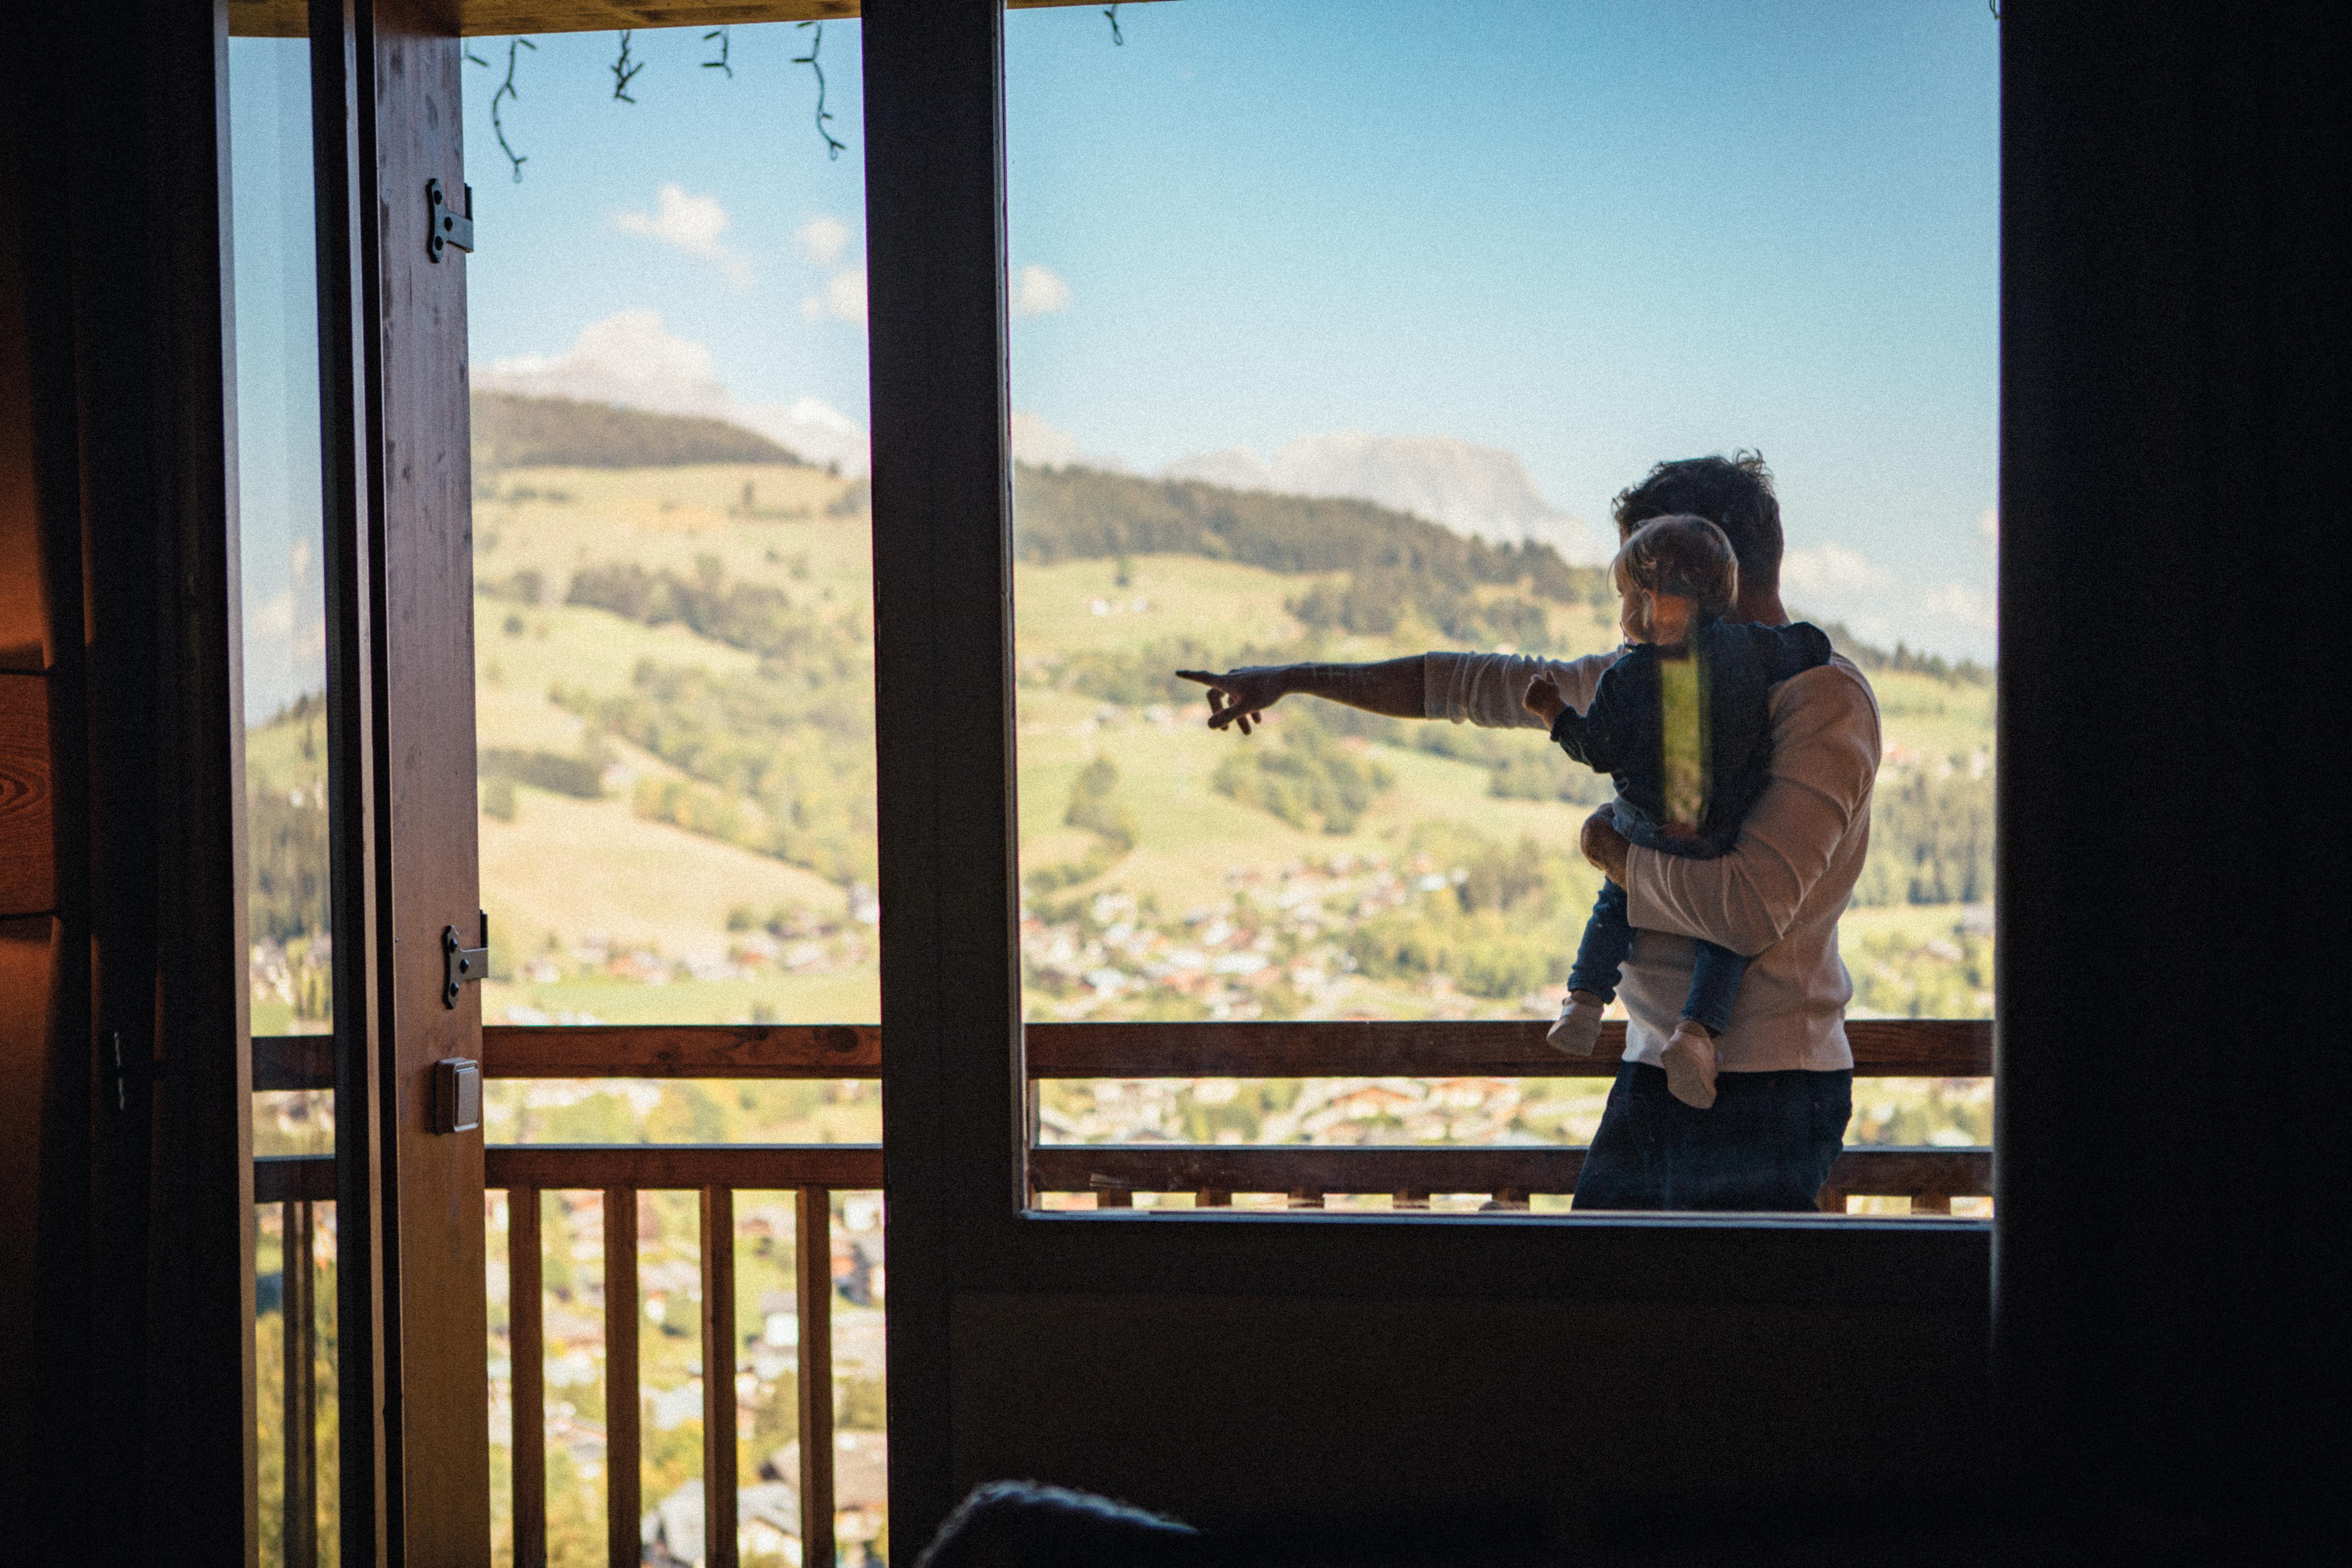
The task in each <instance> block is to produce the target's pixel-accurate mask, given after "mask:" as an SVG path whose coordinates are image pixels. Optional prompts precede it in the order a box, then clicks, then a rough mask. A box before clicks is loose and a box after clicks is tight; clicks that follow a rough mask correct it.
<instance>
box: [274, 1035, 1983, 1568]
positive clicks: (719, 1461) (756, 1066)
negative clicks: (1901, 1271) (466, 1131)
mask: <svg viewBox="0 0 2352 1568" xmlns="http://www.w3.org/2000/svg"><path fill="white" fill-rule="evenodd" d="M1544 1028H1545V1025H1544V1024H1543V1023H1542V1022H1540V1021H1517V1020H1507V1021H1490V1022H1477V1023H1464V1022H1423V1023H1385V1022H1352V1021H1351V1022H1336V1023H1323V1022H1318V1023H1234V1024H1032V1025H1030V1026H1027V1028H1026V1030H1025V1031H1024V1038H1025V1042H1026V1056H1027V1059H1028V1072H1029V1076H1030V1078H1031V1079H1033V1080H1037V1079H1200V1078H1416V1079H1462V1078H1602V1077H1612V1076H1614V1075H1615V1073H1616V1071H1617V1066H1618V1061H1619V1058H1620V1057H1621V1056H1622V1052H1623V1049H1624V1028H1623V1026H1622V1025H1614V1024H1612V1025H1610V1026H1606V1027H1605V1028H1604V1030H1603V1032H1602V1037H1601V1045H1600V1047H1599V1048H1598V1049H1597V1050H1596V1051H1595V1052H1594V1054H1593V1055H1592V1056H1591V1057H1590V1058H1567V1057H1562V1056H1560V1055H1559V1054H1558V1053H1557V1052H1555V1051H1553V1050H1551V1049H1550V1048H1549V1047H1547V1046H1546V1045H1545V1044H1544V1041H1543V1034H1544ZM1846 1033H1847V1036H1848V1038H1849V1039H1850V1040H1851V1041H1852V1042H1853V1055H1854V1073H1855V1076H1856V1077H1857V1078H1985V1077H1990V1075H1991V1072H1992V1026H1991V1025H1990V1023H1986V1022H1979V1021H1953V1020H1918V1019H1910V1020H1880V1021H1862V1020H1856V1021H1853V1022H1851V1023H1849V1024H1848V1025H1847V1026H1846ZM482 1054H483V1062H482V1068H483V1071H484V1073H485V1074H486V1075H487V1076H488V1077H491V1078H515V1079H533V1078H536V1079H590V1078H639V1079H647V1078H649V1079H669V1078H676V1079H870V1078H877V1077H879V1076H880V1074H881V1070H882V1035H881V1030H880V1028H879V1027H878V1026H874V1025H867V1024H860V1025H821V1026H792V1025H784V1026H756V1025H754V1026H677V1027H645V1028H637V1027H614V1026H580V1027H562V1026H558V1027H517V1026H491V1027H488V1028H485V1029H484V1030H483V1031H482ZM333 1081H334V1072H333V1058H332V1050H331V1043H330V1041H329V1040H328V1039H327V1038H326V1037H320V1036H280V1037H257V1038H256V1039H255V1041H254V1073H253V1085H254V1088H255V1089H327V1088H331V1087H332V1085H333ZM1584 1153H1585V1151H1584V1150H1582V1149H1580V1148H1571V1147H1556V1146H1554V1147H1519V1146H1510V1147H1459V1146H1444V1145H1439V1146H1430V1145H1404V1146H1352V1147H1335V1146H1325V1145H1299V1144H1279V1145H1181V1144H1094V1143H1084V1144H1040V1145H1038V1146H1036V1147H1035V1148H1034V1149H1033V1151H1032V1152H1031V1156H1030V1171H1029V1175H1030V1184H1031V1190H1032V1192H1033V1194H1045V1193H1055V1194H1065V1193H1068V1194H1093V1197H1094V1202H1095V1205H1096V1206H1097V1208H1105V1209H1112V1208H1125V1207H1129V1206H1131V1205H1132V1204H1133V1199H1134V1194H1137V1193H1187V1194H1192V1200H1193V1203H1194V1205H1196V1206H1205V1207H1217V1206H1223V1205H1230V1204H1231V1203H1232V1202H1233V1199H1234V1194H1237V1193H1244V1194H1246V1193H1267V1194H1283V1196H1284V1198H1285V1199H1286V1203H1287V1204H1288V1205H1289V1206H1291V1207H1294V1208H1303V1209H1311V1208H1320V1207H1322V1206H1323V1203H1324V1199H1325V1198H1326V1197H1327V1196H1328V1195H1329V1194H1388V1195H1389V1197H1390V1199H1391V1202H1392V1203H1393V1204H1394V1205H1396V1206H1398V1207H1400V1208H1417V1207H1426V1206H1428V1204H1429V1202H1430V1198H1431V1196H1432V1194H1476V1195H1481V1196H1483V1197H1484V1198H1485V1199H1486V1204H1485V1207H1486V1208H1487V1209H1488V1210H1498V1211H1504V1212H1508V1211H1512V1210H1521V1211H1523V1210H1525V1209H1527V1208H1528V1204H1529V1200H1530V1198H1531V1197H1532V1196H1533V1195H1534V1194H1566V1193H1571V1192H1573V1191H1574V1190H1575V1187H1576V1178H1577V1174H1578V1173H1579V1172H1580V1170H1581V1169H1582V1167H1583V1163H1584ZM254 1165H255V1177H254V1195H255V1199H256V1201H257V1202H259V1203H278V1204H283V1205H285V1206H286V1236H287V1254H286V1256H287V1259H288V1263H287V1268H288V1280H289V1283H288V1295H287V1304H288V1311H287V1351H286V1360H287V1385H286V1386H287V1409H288V1415H289V1419H288V1422H287V1431H288V1435H289V1443H288V1452H287V1468H286V1477H287V1494H286V1503H287V1517H288V1519H289V1521H293V1520H297V1519H301V1520H307V1519H310V1518H311V1517H312V1516H313V1510H314V1508H315V1498H314V1497H313V1496H311V1495H310V1489H312V1488H314V1487H315V1476H314V1475H313V1473H312V1471H311V1468H310V1464H309V1452H308V1448H307V1447H304V1451H303V1455H302V1459H301V1463H300V1465H299V1467H298V1465H297V1462H296V1456H295V1451H294V1450H295V1447H297V1445H296V1444H295V1442H294V1440H293V1435H294V1434H295V1433H296V1431H297V1430H298V1429H299V1430H302V1431H307V1430H308V1429H309V1424H308V1422H307V1421H306V1422H304V1423H302V1425H301V1426H300V1427H299V1428H298V1426H297V1425H296V1423H295V1421H294V1419H293V1415H294V1412H295V1411H296V1409H297V1403H296V1402H297V1400H298V1399H299V1400H300V1401H302V1402H303V1403H302V1404H301V1405H300V1406H299V1408H301V1409H302V1410H305V1411H308V1410H310V1408H311V1407H312V1405H313V1403H314V1402H315V1399H316V1390H315V1388H314V1387H313V1386H312V1384H311V1373H310V1367H311V1364H312V1362H311V1356H312V1353H313V1345H312V1341H311V1333H312V1331H311V1327H310V1322H311V1320H310V1312H309V1310H307V1307H306V1308H305V1310H302V1312H301V1313H300V1314H299V1317H298V1315H297V1313H296V1310H295V1297H294V1290H295V1286H294V1284H293V1274H294V1272H295V1268H296V1262H295V1260H296V1258H298V1257H299V1258H306V1259H307V1258H308V1257H309V1248H310V1236H311V1224H312V1222H311V1218H310V1215H311V1208H310V1205H312V1204H315V1203H320V1202H331V1201H332V1200H333V1198H334V1195H335V1194H334V1161H333V1159H332V1157H331V1156H300V1157H290V1158H282V1159H261V1160H257V1161H255V1162H254ZM486 1170H487V1176H486V1184H487V1185H488V1186H490V1187H492V1188H496V1189H499V1190H503V1191H504V1192H505V1193H506V1194H508V1215H509V1228H508V1233H507V1234H508V1247H509V1254H508V1268H509V1276H508V1278H509V1321H510V1324H511V1331H510V1332H511V1352H512V1363H513V1366H514V1369H515V1372H514V1377H513V1409H514V1428H513V1441H514V1527H515V1561H516V1563H517V1564H518V1568H541V1565H542V1564H544V1563H545V1562H546V1528H547V1502H546V1426H545V1410H544V1407H543V1404H542V1399H543V1389H544V1385H545V1379H544V1376H543V1373H542V1375H541V1376H537V1377H534V1376H531V1375H529V1373H527V1372H526V1371H525V1369H527V1368H535V1367H536V1368H543V1366H544V1345H543V1342H542V1340H541V1324H540V1300H541V1289H540V1284H541V1239H540V1235H539V1201H538V1194H540V1193H541V1192H545V1191H551V1190H554V1191H572V1192H577V1191H593V1192H599V1193H602V1194H604V1215H605V1221H604V1234H605V1238H606V1239H605V1248H604V1311H605V1324H606V1331H605V1332H606V1340H605V1352H604V1353H605V1380H606V1381H605V1386H606V1388H607V1390H608V1391H610V1390H619V1389H630V1388H634V1387H635V1386H636V1384H637V1371H638V1367H637V1344H636V1324H637V1315H638V1313H637V1276H636V1234H637V1232H636V1225H635V1213H636V1194H638V1193H640V1192H644V1191H651V1190H672V1191H677V1190H684V1191H693V1192H697V1193H698V1194H700V1203H701V1230H702V1248H701V1256H702V1264H701V1267H702V1310H703V1323H702V1332H703V1344H704V1345H705V1346H706V1347H709V1346H717V1345H729V1346H732V1345H733V1344H734V1343H735V1323H734V1250H733V1247H732V1246H731V1245H730V1242H731V1238H732V1237H733V1235H734V1217H733V1215H734V1195H735V1194H737V1193H739V1192H743V1191H782V1190H791V1191H793V1192H794V1193H796V1194H798V1209H797V1221H796V1240H797V1249H796V1254H795V1256H796V1258H797V1259H798V1261H799V1268H798V1274H799V1286H798V1289H799V1308H800V1355H801V1358H802V1364H801V1369H800V1372H801V1375H800V1400H801V1409H800V1430H801V1442H800V1452H801V1476H800V1506H801V1541H802V1543H803V1556H802V1561H803V1563H830V1562H831V1561H832V1560H833V1517H834V1516H833V1458H834V1443H833V1402H832V1397H831V1394H832V1385H833V1378H832V1370H831V1347H832V1339H831V1321H832V1312H831V1304H832V1280H831V1272H830V1265H829V1262H828V1259H829V1258H830V1256H831V1251H832V1237H831V1229H830V1226H831V1214H832V1209H831V1205H830V1196H831V1194H832V1193H833V1192H835V1191H837V1190H843V1189H866V1190H872V1189H877V1188H879V1187H880V1186H881V1185H882V1152H881V1150H880V1148H879V1147H878V1146H876V1145H871V1144H855V1145H845V1144H825V1145H784V1144H730V1145H723V1146H702V1145H676V1144H655V1145H601V1144H600V1145H588V1146H581V1145H549V1144H520V1145H499V1144H493V1145H491V1146H490V1147H489V1149H488V1151H487V1160H486ZM1991 1177H1992V1157H1991V1151H1990V1150H1989V1149H1982V1148H1961V1149H1951V1148H1941V1147H1935V1148H1884V1147H1880V1148H1873V1147H1861V1148H1851V1149H1848V1150H1847V1151H1845V1152H1844V1153H1843V1154H1842V1155H1841V1156H1840V1157H1839V1159H1838V1162H1837V1164H1836V1166H1835V1167H1834V1168H1833V1169H1832V1172H1831V1175H1830V1180H1829V1183H1828V1184H1827V1185H1826V1186H1825V1187H1824V1188H1823V1189H1822V1207H1823V1208H1824V1209H1826V1210H1829V1211H1830V1212H1832V1213H1843V1212H1844V1211H1845V1208H1846V1202H1845V1200H1846V1198H1847V1197H1848V1196H1849V1195H1887V1196H1902V1197H1908V1198H1909V1199H1910V1200H1911V1209H1912V1212H1913V1213H1915V1214H1929V1213H1936V1214H1944V1213H1949V1212H1950V1208H1951V1201H1952V1199H1953V1198H1954V1197H1956V1196H1979V1195H1985V1194H1990V1192H1991V1191H1992V1186H1991ZM303 1274H304V1289H306V1290H307V1285H308V1279H309V1275H308V1270H307V1268H306V1269H304V1270H303ZM704 1353H705V1357H706V1364H705V1371H704V1374H703V1442H704V1466H703V1518H704V1521H705V1530H704V1539H705V1541H706V1542H707V1543H708V1544H707V1550H708V1552H709V1558H708V1561H709V1564H710V1565H711V1568H734V1560H735V1552H736V1524H737V1519H736V1488H737V1479H738V1478H737V1474H736V1451H735V1441H734V1432H735V1414H734V1399H735V1392H734V1380H733V1378H732V1376H731V1375H727V1376H722V1375H719V1372H718V1368H719V1365H720V1363H719V1361H717V1360H716V1359H715V1358H712V1356H711V1352H709V1350H708V1349H706V1351H705V1352H704ZM607 1404H608V1412H607V1422H606V1439H605V1441H606V1445H607V1454H606V1460H607V1465H606V1473H607V1475H608V1477H609V1479H608V1481H607V1483H606V1493H605V1510H606V1526H607V1530H608V1531H609V1532H610V1550H611V1552H612V1557H611V1561H613V1562H614V1563H634V1562H635V1561H637V1553H638V1551H639V1545H638V1541H639V1536H638V1528H639V1527H638V1520H639V1515H640V1505H641V1499H640V1497H639V1495H638V1473H639V1472H638V1458H639V1452H640V1450H639V1444H638V1431H637V1419H638V1402H637V1401H636V1400H634V1399H625V1398H620V1397H618V1396H616V1395H615V1394H611V1393H609V1392H608V1394H607ZM298 1486H299V1488H300V1489H301V1491H300V1492H299V1494H298ZM298 1510H299V1511H298ZM294 1533H295V1532H294V1531H293V1530H292V1529H290V1528H289V1532H288V1534H289V1550H288V1554H287V1562H288V1563H289V1565H291V1564H296V1563H310V1562H314V1561H315V1560H316V1559H315V1553H313V1554H312V1555H310V1556H307V1557H299V1558H298V1557H297V1555H296V1554H295V1551H294V1544H293V1537H294Z"/></svg>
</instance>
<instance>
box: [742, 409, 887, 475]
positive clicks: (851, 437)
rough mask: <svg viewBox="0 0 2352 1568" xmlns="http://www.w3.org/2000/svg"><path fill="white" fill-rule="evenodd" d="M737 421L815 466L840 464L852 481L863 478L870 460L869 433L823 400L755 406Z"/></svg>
mask: <svg viewBox="0 0 2352 1568" xmlns="http://www.w3.org/2000/svg"><path fill="white" fill-rule="evenodd" d="M735 418H736V423H738V424H740V425H741V426H743V427H744V428H745V429H747V430H756V431H758V432H759V433H760V434H761V435H762V436H765V437H767V438H768V439H769V440H771V441H773V442H775V443H776V444H777V445H779V446H782V447H787V448H789V449H790V450H792V451H794V452H797V453H799V454H800V455H801V456H802V457H803V458H807V459H808V460H809V461H810V462H812V463H831V464H838V465H839V466H840V468H841V471H842V472H843V473H845V474H848V475H850V476H851V477H852V478H855V477H856V476H857V475H859V474H863V473H864V472H865V471H866V467H867V464H868V462H869V460H870V459H869V458H868V455H867V452H866V432H865V430H864V429H863V428H861V427H860V426H859V425H858V423H857V421H856V420H855V419H852V418H851V417H850V416H848V415H846V414H844V413H843V412H842V411H841V410H840V409H838V408H835V406H834V405H832V404H830V403H827V402H825V401H824V399H823V398H821V397H798V398H794V399H793V401H792V402H791V403H789V404H783V403H755V404H753V405H751V406H750V407H747V408H744V409H741V410H740V411H739V412H738V413H737V415H736V416H735Z"/></svg>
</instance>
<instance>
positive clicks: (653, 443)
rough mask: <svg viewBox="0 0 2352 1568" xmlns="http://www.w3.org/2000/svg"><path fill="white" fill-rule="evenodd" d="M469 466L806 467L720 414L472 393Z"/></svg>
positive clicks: (484, 468)
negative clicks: (702, 415)
mask: <svg viewBox="0 0 2352 1568" xmlns="http://www.w3.org/2000/svg"><path fill="white" fill-rule="evenodd" d="M473 406H474V466H475V467H476V468H479V469H482V470H484V471H485V472H495V471H496V470H498V469H500V468H676V467H678V466H680V465H682V464H686V463H789V464H793V465H795V466H803V467H804V466H805V465H804V464H803V463H802V460H801V458H799V457H797V456H795V455H794V454H793V453H791V452H788V451H786V450H785V449H784V448H783V447H779V446H778V445H776V443H774V442H773V441H771V440H769V439H768V438H767V437H765V436H761V435H757V434H754V433H753V432H751V431H750V430H746V429H744V428H743V427H742V426H740V425H730V424H729V423H727V421H725V420H723V419H698V418H694V417H692V416H683V415H676V414H647V413H644V412H642V411H640V410H638V409H635V408H616V407H614V405H611V404H609V403H579V402H575V401H573V400H572V399H571V398H568V397H525V396H522V395H519V394H516V393H511V392H478V393H476V394H474V398H473Z"/></svg>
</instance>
